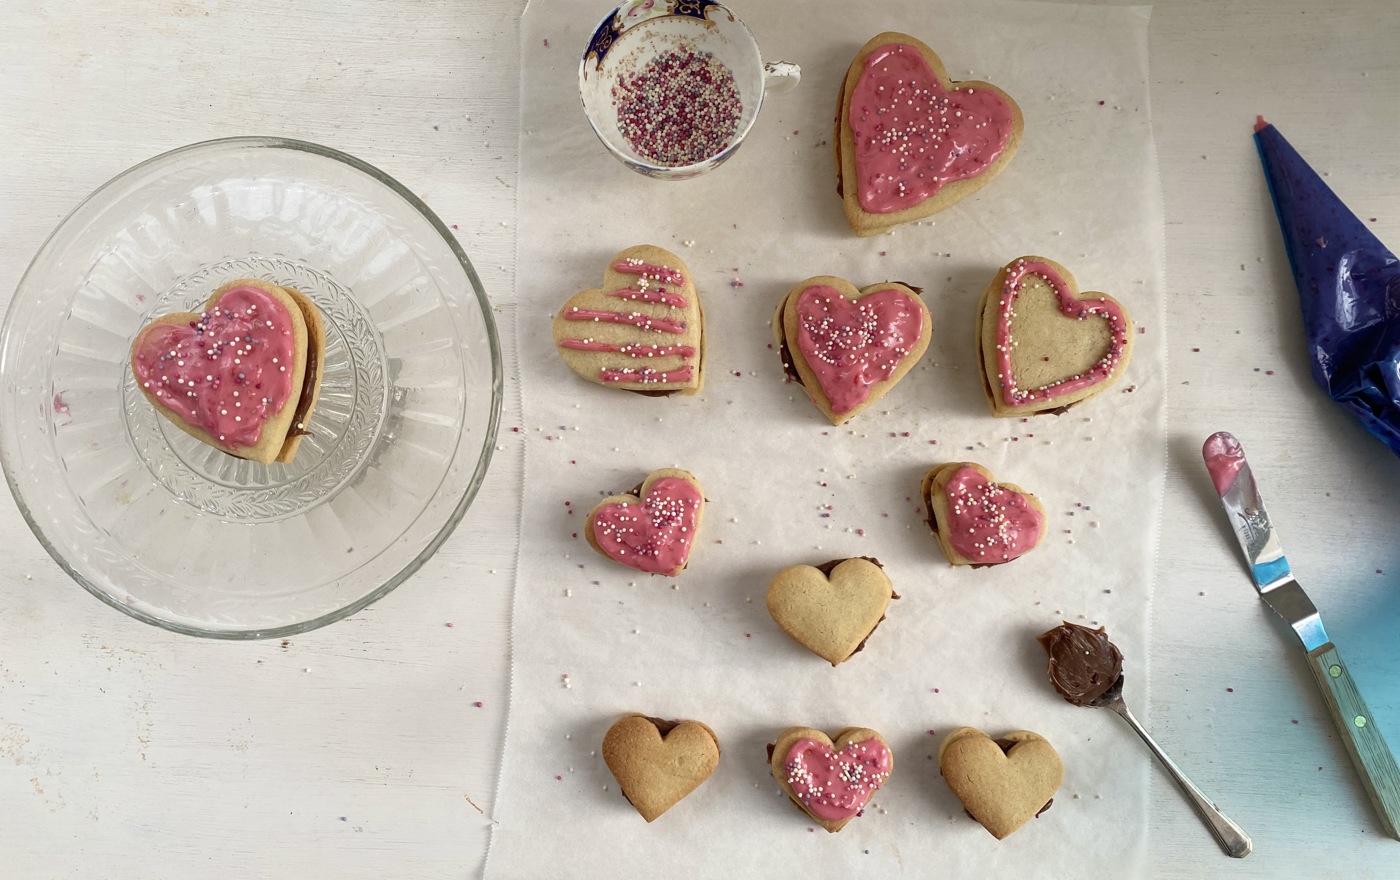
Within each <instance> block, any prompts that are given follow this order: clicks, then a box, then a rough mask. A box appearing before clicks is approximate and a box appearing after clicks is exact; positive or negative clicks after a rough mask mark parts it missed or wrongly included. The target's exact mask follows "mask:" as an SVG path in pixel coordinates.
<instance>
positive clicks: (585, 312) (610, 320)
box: [564, 308, 685, 333]
mask: <svg viewBox="0 0 1400 880" xmlns="http://www.w3.org/2000/svg"><path fill="white" fill-rule="evenodd" d="M564 319H565V320H567V321H601V322H603V323H605V324H631V325H632V326H633V327H640V328H641V329H643V330H646V331H648V332H651V333H684V332H685V322H684V321H673V320H671V319H670V318H657V317H653V316H651V315H644V314H642V313H641V312H607V311H599V310H597V309H580V308H571V309H569V310H568V311H567V312H565V313H564Z"/></svg>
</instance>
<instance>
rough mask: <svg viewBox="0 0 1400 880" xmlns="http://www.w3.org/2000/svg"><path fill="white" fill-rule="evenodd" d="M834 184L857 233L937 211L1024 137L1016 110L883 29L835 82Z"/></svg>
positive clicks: (987, 177)
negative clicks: (958, 79)
mask: <svg viewBox="0 0 1400 880" xmlns="http://www.w3.org/2000/svg"><path fill="white" fill-rule="evenodd" d="M838 106H839V109H838V111H837V112H838V116H837V122H836V128H837V131H836V138H835V142H836V166H837V172H838V175H839V183H838V187H837V190H838V192H839V193H840V194H841V200H842V203H843V204H844V206H845V210H846V220H847V222H848V223H850V224H851V228H852V229H853V230H855V233H856V235H861V236H865V235H876V234H878V233H881V232H886V231H888V230H890V229H893V228H894V227H896V226H898V225H900V224H902V223H910V222H912V221H914V220H919V219H921V218H924V217H927V216H929V215H930V214H935V213H937V212H939V211H942V210H943V209H945V208H948V207H951V206H952V205H955V204H957V203H958V202H960V201H962V200H963V199H965V198H967V197H968V196H970V195H972V194H973V193H975V192H976V191H977V190H979V189H981V188H982V187H984V186H986V185H987V184H988V183H989V182H991V179H992V178H993V177H995V176H996V175H997V174H999V173H1001V170H1002V169H1003V168H1005V167H1006V166H1007V165H1008V164H1009V163H1010V162H1011V157H1012V156H1013V155H1015V153H1016V148H1017V147H1018V146H1019V145H1020V143H1021V127H1022V120H1021V108H1019V107H1017V106H1016V102H1015V101H1013V100H1011V96H1009V95H1007V94H1006V92H1003V91H1002V90H1001V89H999V88H997V87H996V86H994V85H992V84H991V83H985V82H953V81H952V80H950V79H949V78H948V71H947V70H946V69H944V67H943V62H942V61H940V60H939V59H938V56H937V55H936V54H935V53H934V51H933V50H932V49H930V48H929V47H928V46H927V45H925V44H924V43H922V42H920V41H919V40H917V39H915V38H914V37H911V36H909V35H908V34H901V33H883V34H880V35H878V36H876V37H874V38H872V39H871V40H870V41H869V42H868V43H866V44H865V45H864V46H862V47H861V49H860V51H859V52H858V53H856V57H855V60H854V61H852V62H851V66H850V68H849V69H848V70H847V71H846V78H845V79H844V80H843V81H842V84H841V96H840V100H839V102H838Z"/></svg>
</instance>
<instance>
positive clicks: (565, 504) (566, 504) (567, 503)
mask: <svg viewBox="0 0 1400 880" xmlns="http://www.w3.org/2000/svg"><path fill="white" fill-rule="evenodd" d="M571 504H573V502H572V501H565V502H564V506H565V507H568V506H569V505H571Z"/></svg>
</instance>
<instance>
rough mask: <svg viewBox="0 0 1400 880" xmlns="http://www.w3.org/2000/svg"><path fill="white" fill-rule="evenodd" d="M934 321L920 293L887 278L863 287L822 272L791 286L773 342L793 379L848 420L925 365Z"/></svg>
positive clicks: (836, 419) (830, 412)
mask: <svg viewBox="0 0 1400 880" xmlns="http://www.w3.org/2000/svg"><path fill="white" fill-rule="evenodd" d="M932 336H933V319H932V318H931V317H930V316H929V311H928V307H927V306H925V305H924V301H923V300H922V299H921V298H920V297H919V294H918V291H917V290H915V289H914V288H911V287H908V286H906V285H903V284H898V283H895V282H890V281H886V282H883V283H881V284H872V285H870V286H869V287H864V288H861V289H859V290H857V289H856V287H855V285H853V284H851V282H849V281H846V280H845V279H844V278H836V277H834V276H831V275H818V276H816V277H814V278H808V279H807V280H806V281H803V282H801V283H799V284H798V285H797V286H795V287H793V288H792V290H790V291H788V294H787V296H786V297H785V298H784V299H783V301H782V302H781V303H780V304H779V305H778V310H777V313H776V314H775V315H774V316H773V342H774V346H775V347H776V348H777V349H778V350H779V352H780V354H781V355H782V358H783V368H784V369H785V370H786V371H787V374H788V377H789V378H790V379H792V380H794V381H796V382H798V383H799V384H801V385H802V390H804V391H806V392H807V396H808V397H809V398H811V400H812V403H814V404H816V406H817V408H818V409H820V410H821V411H822V413H823V414H824V415H825V416H826V417H827V418H828V419H830V420H831V423H832V424H833V425H840V424H844V423H845V422H846V421H847V420H848V419H850V418H851V417H852V416H854V415H856V414H857V413H859V412H860V411H861V410H863V409H865V408H866V407H868V406H870V405H871V404H872V403H874V402H875V401H877V400H879V399H880V398H881V397H883V396H884V395H885V394H886V392H888V391H889V390H890V389H891V388H893V387H894V386H895V384H896V383H897V382H899V380H900V379H902V378H904V375H905V374H906V373H908V372H909V370H910V369H912V368H913V366H914V364H916V363H918V360H919V358H921V357H923V354H924V351H925V350H926V349H927V348H928V344H929V339H930V338H932Z"/></svg>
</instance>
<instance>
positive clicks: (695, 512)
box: [584, 468, 705, 577]
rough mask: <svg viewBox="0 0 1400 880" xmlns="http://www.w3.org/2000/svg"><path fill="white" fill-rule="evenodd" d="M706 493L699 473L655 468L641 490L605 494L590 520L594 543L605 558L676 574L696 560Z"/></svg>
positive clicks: (589, 533)
mask: <svg viewBox="0 0 1400 880" xmlns="http://www.w3.org/2000/svg"><path fill="white" fill-rule="evenodd" d="M704 508H705V495H704V493H703V492H702V491H701V489H700V483H699V481H697V480H696V479H695V477H694V476H692V475H691V474H689V473H687V472H686V471H683V470H678V469H676V468H663V469H662V470H658V471H653V472H652V473H651V474H650V475H648V476H647V478H646V480H644V481H643V482H642V485H641V486H640V487H639V488H638V489H637V491H636V492H633V493H629V494H626V495H613V496H610V497H608V498H604V499H603V500H602V501H601V502H599V504H598V506H597V507H595V508H593V510H592V511H590V512H589V514H588V520H587V522H585V523H584V529H585V535H586V536H587V538H588V543H589V544H590V545H591V546H592V547H593V549H594V550H597V551H598V552H599V553H601V554H603V555H604V556H606V557H608V558H609V559H612V560H614V561H617V562H620V563H622V564H623V565H626V566H629V567H631V568H635V569H637V570H638V571H644V572H647V573H648V574H664V575H669V576H671V577H675V576H676V575H678V574H680V573H681V571H682V570H683V569H684V568H685V566H686V563H688V562H689V561H690V551H691V549H692V548H693V547H694V545H695V535H696V532H698V531H699V529H700V516H701V514H702V513H703V512H704Z"/></svg>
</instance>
